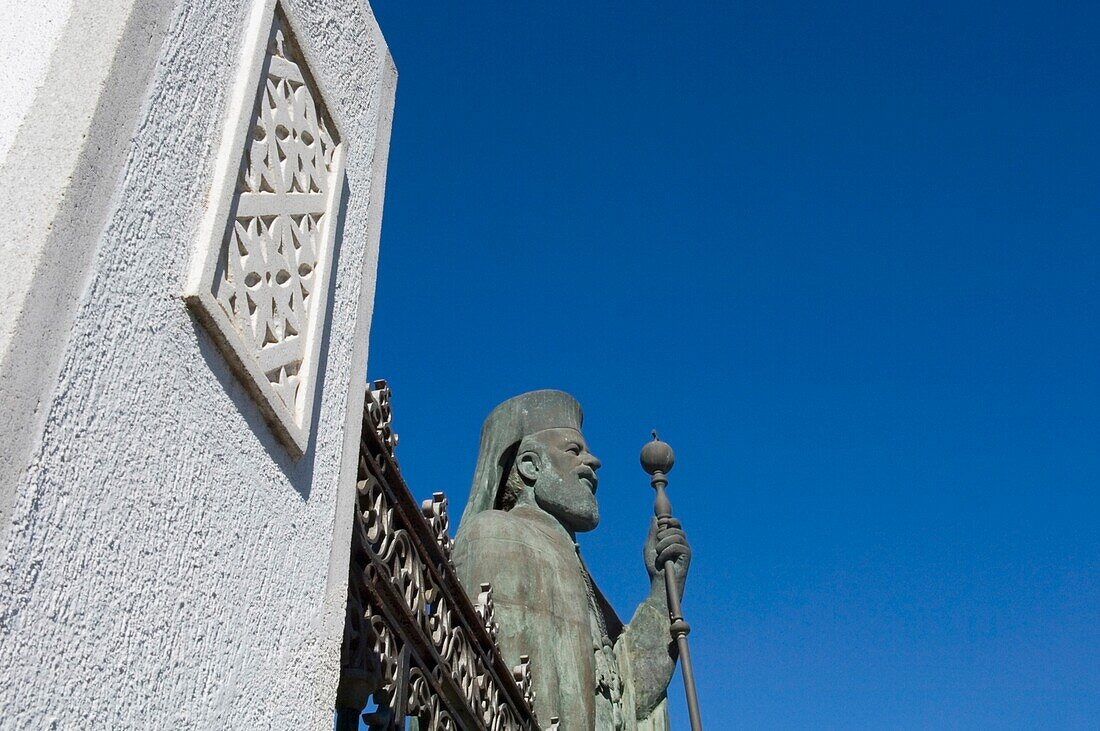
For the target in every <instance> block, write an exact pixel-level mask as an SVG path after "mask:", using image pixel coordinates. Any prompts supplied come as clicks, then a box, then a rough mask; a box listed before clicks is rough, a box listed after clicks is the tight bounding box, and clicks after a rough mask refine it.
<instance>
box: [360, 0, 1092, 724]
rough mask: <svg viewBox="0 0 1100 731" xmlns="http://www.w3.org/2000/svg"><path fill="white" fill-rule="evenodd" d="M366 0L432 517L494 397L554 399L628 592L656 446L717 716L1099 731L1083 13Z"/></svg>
mask: <svg viewBox="0 0 1100 731" xmlns="http://www.w3.org/2000/svg"><path fill="white" fill-rule="evenodd" d="M374 9H375V11H376V13H377V14H378V18H379V22H380V24H381V26H382V28H383V31H384V33H385V35H386V38H387V40H388V42H389V44H390V47H391V50H392V52H393V55H394V58H395V60H396V62H397V66H398V69H399V72H400V82H399V84H398V94H397V114H396V119H395V122H394V130H393V141H392V147H391V153H390V167H389V185H388V190H387V196H386V210H385V219H384V223H383V230H382V253H381V262H380V265H379V284H378V291H377V302H376V308H375V313H374V328H373V333H372V347H371V354H370V375H371V377H373V378H378V377H386V378H388V379H389V380H390V382H391V384H392V386H393V388H394V391H395V395H394V404H395V426H396V429H397V431H398V432H399V433H400V434H401V444H400V446H399V448H398V455H399V458H400V460H401V464H402V467H403V470H404V473H405V475H406V477H407V478H408V481H409V483H410V485H411V486H412V487H413V489H414V491H416V492H417V493H418V496H427V495H429V494H430V493H431V492H432V491H433V490H440V489H442V490H445V491H446V492H447V494H448V495H449V497H450V499H451V503H452V515H453V516H454V517H455V519H456V520H457V517H458V515H460V514H461V512H462V506H463V505H464V504H465V499H466V494H467V490H468V487H469V481H470V477H471V474H472V471H473V466H474V461H475V456H476V451H477V440H478V431H479V429H480V425H481V422H482V420H483V419H484V417H485V415H486V414H487V413H488V411H489V410H490V409H491V408H492V407H493V406H494V405H495V404H496V403H498V402H499V401H501V400H503V399H505V398H507V397H509V396H512V395H515V394H517V393H520V392H522V391H525V390H530V389H535V388H547V387H553V388H562V389H565V390H568V391H570V392H572V393H573V394H575V395H576V396H577V397H578V398H579V399H580V401H581V403H582V404H583V405H584V408H585V411H586V414H587V422H586V427H585V432H586V435H587V436H588V439H589V441H590V443H591V445H592V446H593V449H594V451H595V452H596V454H598V455H599V456H600V457H601V458H602V459H603V461H604V465H605V466H604V468H603V470H602V473H601V476H602V479H601V483H600V493H599V497H600V500H601V504H602V508H603V513H604V521H603V524H602V525H601V526H600V527H599V529H598V530H597V531H596V532H595V533H593V534H589V535H587V536H585V537H584V539H583V544H582V545H583V548H584V551H585V554H586V556H587V558H588V560H589V562H590V564H591V566H592V571H593V574H594V575H595V576H596V578H597V580H598V581H599V582H600V583H601V585H602V586H603V588H604V590H605V592H607V593H608V595H609V596H610V597H611V599H612V600H613V602H614V603H615V604H616V606H617V607H618V608H619V611H620V613H621V614H623V615H624V618H626V617H628V616H629V614H630V613H631V612H632V611H633V606H634V605H635V604H636V603H637V602H638V601H639V600H640V599H641V598H642V596H643V594H644V592H645V590H646V579H645V574H644V569H643V567H642V562H641V557H640V547H641V543H642V539H643V537H644V535H645V531H646V527H647V520H648V515H649V514H650V513H649V511H650V510H651V505H652V492H651V490H650V489H649V487H648V483H647V481H646V477H645V475H644V474H643V473H642V471H641V469H640V468H639V467H638V461H637V460H638V451H639V449H640V447H641V446H642V444H643V443H644V441H645V440H646V438H647V436H648V433H649V429H650V428H651V427H653V426H656V427H658V428H659V429H660V430H661V432H662V436H663V437H664V438H665V439H666V440H667V441H669V442H670V443H671V444H672V445H673V447H674V448H675V449H676V452H677V457H678V464H677V466H676V468H675V470H674V471H673V472H672V475H671V479H672V484H671V496H672V499H673V504H674V507H675V510H676V513H677V514H678V515H679V516H680V517H681V518H682V519H683V521H684V524H685V526H686V528H687V530H688V533H689V537H690V539H691V541H692V544H693V546H694V548H695V550H696V558H695V562H694V566H693V569H692V575H691V578H690V583H689V587H688V596H687V598H686V601H685V610H686V613H687V616H688V619H689V620H690V621H691V623H692V625H693V627H694V632H693V634H692V636H691V639H692V642H693V648H694V653H695V658H696V662H697V664H698V671H697V672H698V675H699V681H700V694H701V700H702V710H703V716H704V720H705V721H706V723H707V728H708V729H710V730H711V731H717V730H720V729H733V728H745V729H772V728H778V729H825V728H835V729H853V728H869V729H943V728H962V729H1035V728H1059V729H1072V728H1079V729H1083V728H1096V724H1097V723H1098V720H1097V719H1098V718H1100V496H1098V486H1100V297H1098V292H1100V287H1098V281H1100V105H1098V100H1100V43H1098V42H1097V28H1098V27H1100V15H1098V12H1100V11H1098V8H1097V4H1096V3H1084V2H1081V3H1055V4H1051V3H1039V2H1032V3H1020V2H998V3H971V2H930V3H920V4H917V3H907V4H899V3H883V2H873V3H872V2H865V3H861V2H851V3H808V2H799V3H792V2H721V3H719V2H713V3H700V2H682V3H662V4H657V3H652V2H634V3H614V4H613V3H560V2H555V3H547V2H517V3H454V2H396V1H392V0H377V2H375V4H374ZM674 683H675V684H674V685H673V686H672V687H671V690H670V695H671V697H672V699H673V705H672V708H673V723H674V727H675V728H677V729H683V728H687V721H686V714H685V712H684V704H683V700H682V697H683V696H682V690H681V687H680V686H679V685H678V683H679V678H678V677H677V678H676V679H675V681H674Z"/></svg>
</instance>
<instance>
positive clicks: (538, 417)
mask: <svg viewBox="0 0 1100 731" xmlns="http://www.w3.org/2000/svg"><path fill="white" fill-rule="evenodd" d="M583 420H584V414H582V413H581V405H580V404H579V403H577V400H576V399H575V398H573V397H572V396H570V395H569V394H567V393H565V392H564V391H552V390H546V391H531V392H529V393H525V394H522V395H520V396H516V397H514V398H510V399H508V400H507V401H505V402H504V403H502V404H501V405H499V406H497V407H496V408H495V409H493V410H492V411H491V412H490V413H489V416H488V417H487V418H486V419H485V425H484V426H483V427H481V451H480V452H478V455H477V467H476V468H474V482H473V484H472V485H471V486H470V499H469V500H467V501H466V510H465V512H463V513H462V522H461V523H460V524H459V529H461V528H462V526H463V525H465V524H466V521H467V520H469V519H470V518H472V517H473V516H474V515H477V514H478V513H480V512H482V511H483V510H491V509H493V508H494V507H496V502H497V496H498V495H499V493H500V489H501V487H502V486H503V484H504V481H505V480H506V479H507V478H508V473H509V472H510V471H511V470H512V463H513V462H514V461H515V458H516V450H517V449H518V448H519V443H520V442H521V441H522V440H523V438H524V437H525V436H527V435H528V434H534V433H535V432H540V431H542V430H544V429H561V428H569V429H576V430H577V431H580V429H581V422H582V421H583Z"/></svg>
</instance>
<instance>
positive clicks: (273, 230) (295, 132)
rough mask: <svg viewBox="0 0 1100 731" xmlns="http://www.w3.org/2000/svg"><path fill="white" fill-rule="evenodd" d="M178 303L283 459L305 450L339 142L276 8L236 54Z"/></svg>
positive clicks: (286, 20)
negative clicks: (214, 162) (238, 384)
mask: <svg viewBox="0 0 1100 731" xmlns="http://www.w3.org/2000/svg"><path fill="white" fill-rule="evenodd" d="M242 54H243V57H244V58H243V61H242V72H241V75H240V78H239V79H238V84H237V87H238V88H237V89H235V90H234V93H235V97H234V101H233V102H232V103H231V105H230V116H229V119H227V121H226V124H225V129H224V138H223V140H222V147H221V152H220V155H219V163H218V170H217V179H216V181H215V184H214V187H213V190H212V191H211V199H210V201H209V207H208V211H207V216H206V220H205V222H204V228H203V231H202V235H201V237H200V241H199V248H198V251H197V252H196V256H195V259H194V262H193V266H192V271H191V276H190V279H189V281H188V290H187V293H186V298H187V300H188V302H189V303H190V304H191V306H192V307H193V308H194V309H195V311H196V312H197V313H198V314H199V316H200V319H202V321H203V322H204V323H205V324H206V325H207V327H208V328H209V329H210V331H211V333H212V334H213V335H214V338H215V340H216V341H217V342H218V344H219V346H220V347H221V348H222V350H223V351H224V352H225V354H226V356H227V357H228V359H229V361H230V363H231V364H232V365H233V366H234V368H235V370H236V371H237V372H238V374H239V375H240V377H241V378H242V380H244V382H245V383H246V385H247V386H248V387H249V390H250V391H251V392H252V394H253V395H254V396H255V398H256V400H257V403H259V405H260V408H261V410H262V411H263V413H264V415H265V416H266V418H267V420H268V421H269V422H270V424H271V425H272V427H273V428H274V429H275V431H276V432H277V433H278V435H279V436H280V438H281V439H282V440H283V441H284V442H285V443H286V445H287V447H288V448H289V449H290V450H291V452H292V453H293V454H295V456H297V455H300V454H302V453H303V452H304V451H305V450H306V447H307V445H308V443H309V434H310V428H311V426H312V425H311V420H312V414H313V401H314V397H315V393H314V390H315V384H316V383H317V362H318V356H319V352H320V347H321V337H322V330H323V325H324V321H325V309H326V306H327V302H326V297H327V294H328V279H329V276H330V275H331V272H330V271H329V270H330V265H331V262H332V248H333V238H334V235H335V230H336V228H337V217H338V215H339V210H340V197H341V193H342V189H343V181H344V172H343V162H344V153H345V145H344V143H343V142H342V140H341V137H340V132H339V128H338V125H337V124H336V122H335V120H334V119H333V117H332V115H331V112H330V110H329V109H328V107H327V106H326V104H325V98H324V95H323V93H322V90H321V88H320V86H319V84H318V82H317V80H316V79H315V78H314V76H313V75H312V74H311V73H310V65H309V62H308V59H307V58H306V53H305V50H304V49H303V48H302V47H301V46H299V45H298V43H297V42H296V40H295V35H294V31H293V23H292V21H291V18H290V17H289V16H288V15H287V12H286V10H285V9H284V7H283V5H282V3H279V2H274V1H273V0H267V1H266V2H265V1H263V0H261V1H260V2H259V3H258V4H257V6H256V8H255V10H254V13H253V17H252V19H251V29H250V31H249V37H248V38H247V39H246V42H245V46H244V49H243V52H242Z"/></svg>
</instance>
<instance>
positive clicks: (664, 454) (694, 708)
mask: <svg viewBox="0 0 1100 731" xmlns="http://www.w3.org/2000/svg"><path fill="white" fill-rule="evenodd" d="M675 459H676V458H675V455H674V454H673V453H672V447H670V446H668V445H667V444H665V443H664V442H662V441H661V440H660V439H658V438H657V430H656V429H654V430H653V441H652V442H649V443H648V444H646V445H645V446H644V447H642V469H644V470H645V471H646V472H647V473H649V475H650V479H649V484H650V485H651V486H652V487H653V489H654V490H656V491H657V497H656V499H655V500H654V501H653V514H654V515H655V516H657V529H658V530H660V529H662V528H667V527H668V525H669V521H670V520H672V503H670V502H669V500H668V495H667V494H666V493H665V487H666V486H667V485H668V478H667V477H666V476H665V475H667V474H668V473H669V472H670V471H671V470H672V464H673V462H674V461H675ZM670 563H672V560H668V561H666V562H665V565H664V566H661V567H659V568H661V569H663V570H664V574H665V594H666V596H667V597H668V616H669V620H670V622H671V625H670V626H669V631H670V632H671V634H672V639H673V640H675V641H676V647H677V648H678V649H679V651H680V670H681V673H682V674H683V676H684V692H685V693H686V694H687V706H688V717H689V718H690V719H691V729H692V731H702V730H703V721H702V719H701V718H700V717H699V699H698V698H697V697H696V695H695V674H694V673H693V672H692V669H691V653H690V652H688V638H687V636H688V632H691V627H690V626H689V625H688V623H687V622H685V621H684V616H683V613H682V611H681V610H680V592H679V590H678V589H677V588H676V579H675V578H673V576H672V572H671V571H670V570H669V566H668V565H669V564H670Z"/></svg>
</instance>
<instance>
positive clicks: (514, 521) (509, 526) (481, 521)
mask: <svg viewBox="0 0 1100 731" xmlns="http://www.w3.org/2000/svg"><path fill="white" fill-rule="evenodd" d="M523 522H524V521H523V520H522V519H520V518H517V517H516V516H514V515H512V513H510V512H507V511H504V510H483V511H481V512H480V513H478V514H476V515H472V516H470V517H469V518H467V519H466V520H464V521H462V525H460V526H459V531H458V536H457V537H456V540H460V541H461V540H466V541H477V540H484V539H499V538H505V539H508V538H511V537H514V536H519V535H522V534H523V533H524V532H525V531H526V530H527V529H525V527H524V525H523Z"/></svg>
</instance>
